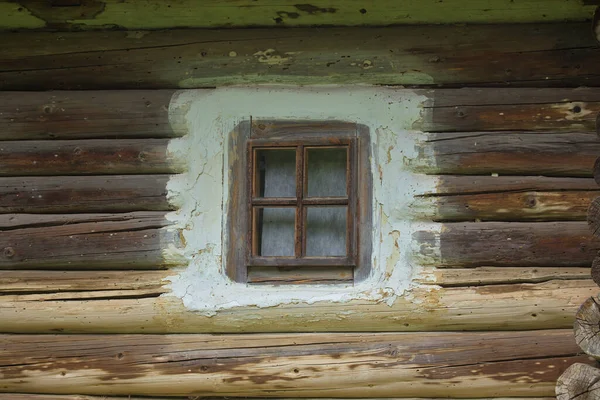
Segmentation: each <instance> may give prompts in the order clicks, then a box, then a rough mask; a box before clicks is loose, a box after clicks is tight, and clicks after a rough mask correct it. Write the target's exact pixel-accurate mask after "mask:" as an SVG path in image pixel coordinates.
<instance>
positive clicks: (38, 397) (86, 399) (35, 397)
mask: <svg viewBox="0 0 600 400" xmlns="http://www.w3.org/2000/svg"><path fill="white" fill-rule="evenodd" d="M176 399H181V400H200V399H196V398H194V397H190V396H185V397H172V396H169V397H168V398H165V397H137V396H127V397H121V396H117V397H114V396H82V395H69V394H65V395H56V394H51V395H47V394H24V393H0V400H176ZM303 399H306V400H317V399H319V400H350V399H352V398H345V399H332V398H323V397H317V398H306V397H303ZM369 399H371V400H438V398H423V397H413V398H411V397H401V398H400V397H388V398H386V399H382V398H372V397H370V398H369ZM442 399H443V398H439V400H442ZM281 400H298V398H295V399H285V398H281ZM363 400H366V399H363ZM457 400H555V397H511V398H497V397H496V398H494V399H491V398H487V399H457Z"/></svg>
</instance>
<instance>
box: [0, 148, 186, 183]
mask: <svg viewBox="0 0 600 400" xmlns="http://www.w3.org/2000/svg"><path fill="white" fill-rule="evenodd" d="M168 144H169V140H168V139H121V140H105V139H91V140H43V141H42V140H40V141H38V140H35V141H34V140H31V141H22V140H20V141H6V142H0V176H28V175H94V174H95V175H101V174H167V173H174V172H180V171H182V170H183V163H182V162H181V161H178V160H175V159H173V158H172V157H171V156H170V154H169V153H168V152H167V146H168Z"/></svg>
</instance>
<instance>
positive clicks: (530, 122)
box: [414, 69, 600, 132]
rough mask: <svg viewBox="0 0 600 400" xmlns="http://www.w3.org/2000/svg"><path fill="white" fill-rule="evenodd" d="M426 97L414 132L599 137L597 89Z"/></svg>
mask: <svg viewBox="0 0 600 400" xmlns="http://www.w3.org/2000/svg"><path fill="white" fill-rule="evenodd" d="M575 70H576V69H575ZM563 86H564V85H563ZM423 94H424V95H425V96H426V97H427V100H425V101H424V103H423V107H424V108H423V111H422V113H421V115H422V119H421V120H419V121H417V122H416V123H415V124H414V128H416V129H420V130H423V131H427V132H478V131H547V132H560V131H562V132H588V131H590V132H595V131H596V116H597V114H598V111H599V110H600V90H598V89H597V88H574V89H569V88H564V87H563V88H552V89H550V88H498V89H497V90H489V89H486V88H462V89H457V90H438V89H436V90H430V91H426V92H424V93H423Z"/></svg>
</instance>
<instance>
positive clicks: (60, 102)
mask: <svg viewBox="0 0 600 400" xmlns="http://www.w3.org/2000/svg"><path fill="white" fill-rule="evenodd" d="M55 39H56V37H55ZM1 52H2V51H0V53H1ZM40 89H41V88H38V89H37V90H40ZM172 96H173V91H172V90H160V91H142V90H115V91H96V92H94V91H85V92H83V91H79V92H33V93H28V92H0V125H2V130H1V131H0V140H27V139H92V138H106V139H115V138H149V137H174V136H181V135H183V134H185V128H184V127H182V126H179V125H177V124H171V123H170V122H169V103H170V101H171V97H172ZM171 112H172V114H173V115H177V114H178V113H179V112H185V111H184V110H171Z"/></svg>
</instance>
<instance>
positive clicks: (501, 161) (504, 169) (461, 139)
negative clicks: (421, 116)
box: [414, 103, 600, 177]
mask: <svg viewBox="0 0 600 400" xmlns="http://www.w3.org/2000/svg"><path fill="white" fill-rule="evenodd" d="M598 104H599V105H600V103H598ZM599 154H600V138H599V137H598V136H597V135H594V134H593V133H591V132H589V133H581V132H574V133H558V132H555V133H531V132H529V133H528V132H442V133H436V134H431V135H430V138H429V139H428V141H426V142H424V143H422V144H420V157H419V159H418V160H415V161H414V164H415V169H416V170H417V171H419V172H425V173H430V174H467V175H490V174H493V173H497V174H502V175H546V176H579V177H591V176H592V175H593V171H594V163H595V162H596V159H597V158H598V155H599Z"/></svg>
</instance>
